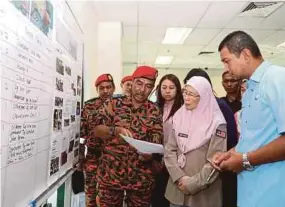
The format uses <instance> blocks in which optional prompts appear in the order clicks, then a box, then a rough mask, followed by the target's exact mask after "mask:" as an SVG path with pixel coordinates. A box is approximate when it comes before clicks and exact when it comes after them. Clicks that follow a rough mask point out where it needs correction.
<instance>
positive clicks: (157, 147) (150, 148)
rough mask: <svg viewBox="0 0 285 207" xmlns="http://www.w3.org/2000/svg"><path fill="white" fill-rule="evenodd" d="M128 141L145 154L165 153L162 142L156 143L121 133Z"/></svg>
mask: <svg viewBox="0 0 285 207" xmlns="http://www.w3.org/2000/svg"><path fill="white" fill-rule="evenodd" d="M120 136H121V137H122V138H123V139H124V140H125V141H126V142H128V143H129V144H130V145H132V146H133V147H134V148H136V149H137V150H138V151H139V152H141V153H145V154H152V153H156V154H163V151H164V150H163V145H162V144H154V143H151V142H146V141H141V140H137V139H134V138H131V137H127V136H124V135H122V134H121V135H120Z"/></svg>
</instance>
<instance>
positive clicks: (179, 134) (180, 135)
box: [178, 133, 188, 138]
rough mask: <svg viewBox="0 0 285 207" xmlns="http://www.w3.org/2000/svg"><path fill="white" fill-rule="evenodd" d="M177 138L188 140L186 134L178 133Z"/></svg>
mask: <svg viewBox="0 0 285 207" xmlns="http://www.w3.org/2000/svg"><path fill="white" fill-rule="evenodd" d="M178 137H183V138H188V134H183V133H178Z"/></svg>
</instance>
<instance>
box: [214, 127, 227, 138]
mask: <svg viewBox="0 0 285 207" xmlns="http://www.w3.org/2000/svg"><path fill="white" fill-rule="evenodd" d="M216 135H217V136H218V137H221V138H224V139H226V138H227V132H225V131H222V130H220V129H217V130H216Z"/></svg>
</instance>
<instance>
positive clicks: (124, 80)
mask: <svg viewBox="0 0 285 207" xmlns="http://www.w3.org/2000/svg"><path fill="white" fill-rule="evenodd" d="M131 80H133V76H131V75H127V76H125V77H123V79H122V80H121V83H124V82H126V81H131Z"/></svg>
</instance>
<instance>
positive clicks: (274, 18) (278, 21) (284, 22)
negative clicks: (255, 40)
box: [261, 4, 285, 29]
mask: <svg viewBox="0 0 285 207" xmlns="http://www.w3.org/2000/svg"><path fill="white" fill-rule="evenodd" d="M284 14H285V4H283V6H281V7H280V8H279V9H277V10H276V11H275V12H274V13H273V14H271V15H270V16H268V17H267V18H266V19H264V20H263V21H262V22H261V28H262V29H282V28H284V26H285V18H284Z"/></svg>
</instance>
